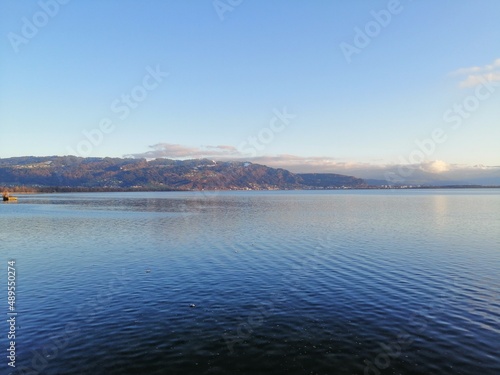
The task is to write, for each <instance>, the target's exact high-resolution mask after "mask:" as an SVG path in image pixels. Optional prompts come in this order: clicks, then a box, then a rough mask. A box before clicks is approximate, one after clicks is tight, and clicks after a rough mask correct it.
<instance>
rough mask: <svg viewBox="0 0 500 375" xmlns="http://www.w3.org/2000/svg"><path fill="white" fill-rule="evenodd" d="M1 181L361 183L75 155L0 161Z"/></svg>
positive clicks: (174, 186) (234, 185)
mask: <svg viewBox="0 0 500 375" xmlns="http://www.w3.org/2000/svg"><path fill="white" fill-rule="evenodd" d="M0 185H3V186H20V185H23V186H34V187H64V188H87V189H152V190H201V189H206V190H213V189H221V190H229V189H254V190H269V189H329V188H339V187H363V186H366V183H365V182H364V181H363V180H362V179H359V178H355V177H350V176H344V175H337V174H331V173H321V174H294V173H291V172H289V171H287V170H285V169H280V168H269V167H266V166H264V165H259V164H253V163H249V162H216V161H213V160H207V159H196V160H171V159H155V160H150V161H147V160H146V159H121V158H79V157H75V156H63V157H61V156H49V157H16V158H8V159H0Z"/></svg>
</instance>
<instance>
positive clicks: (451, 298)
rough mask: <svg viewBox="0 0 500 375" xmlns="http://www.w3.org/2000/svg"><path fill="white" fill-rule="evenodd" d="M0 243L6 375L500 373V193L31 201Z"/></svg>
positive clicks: (3, 223)
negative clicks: (13, 310)
mask: <svg viewBox="0 0 500 375" xmlns="http://www.w3.org/2000/svg"><path fill="white" fill-rule="evenodd" d="M0 228H1V229H0V236H1V237H0V240H1V242H0V243H1V248H0V249H1V250H0V251H1V255H2V256H1V259H2V262H3V263H4V264H2V265H1V273H0V276H1V284H2V285H3V286H2V288H1V289H2V291H3V292H2V295H3V297H2V303H1V306H2V310H1V312H2V313H4V312H6V311H7V297H6V292H5V291H6V287H5V285H6V283H7V274H6V270H7V260H8V259H11V258H12V259H15V260H16V269H17V296H16V297H17V305H16V306H17V312H18V316H17V331H16V354H17V361H16V369H12V368H10V367H8V366H7V362H8V360H7V359H6V357H5V353H6V352H7V350H5V349H7V348H8V344H7V341H8V340H7V338H6V336H7V331H8V324H7V323H6V322H4V323H3V324H2V325H1V327H3V328H1V332H0V337H1V340H0V342H1V344H2V345H1V346H2V351H3V353H4V354H3V355H2V356H1V357H2V358H3V359H1V363H0V373H1V374H4V373H5V374H9V373H12V374H64V375H67V374H69V375H71V374H89V375H90V374H92V375H96V374H97V375H98V374H103V375H109V374H121V375H123V374H471V375H472V374H474V375H477V374H486V375H487V374H500V322H499V318H500V299H499V293H500V276H499V275H500V190H493V189H489V190H488V189H482V190H412V191H330V192H305V191H304V192H300V191H294V192H224V193H215V192H214V193H194V192H193V193H176V192H172V193H170V192H168V193H94V194H46V195H26V196H19V201H18V203H8V204H1V205H0ZM5 316H6V315H5V313H4V317H5Z"/></svg>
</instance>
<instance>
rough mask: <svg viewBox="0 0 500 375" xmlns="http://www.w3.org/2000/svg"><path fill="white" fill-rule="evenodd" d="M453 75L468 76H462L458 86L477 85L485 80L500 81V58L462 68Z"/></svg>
mask: <svg viewBox="0 0 500 375" xmlns="http://www.w3.org/2000/svg"><path fill="white" fill-rule="evenodd" d="M450 75H452V76H466V77H465V78H461V81H460V82H459V84H458V86H459V87H461V88H469V87H475V86H479V85H482V84H484V83H485V82H500V59H496V60H495V61H493V63H491V64H488V65H484V66H472V67H468V68H460V69H457V70H455V71H454V72H452V73H451V74H450Z"/></svg>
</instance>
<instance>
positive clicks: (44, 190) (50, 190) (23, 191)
mask: <svg viewBox="0 0 500 375" xmlns="http://www.w3.org/2000/svg"><path fill="white" fill-rule="evenodd" d="M442 189H447V190H451V189H500V186H496V185H493V186H483V185H443V186H412V187H406V186H404V187H403V186H391V187H380V186H365V187H347V186H346V187H334V188H324V189H212V190H208V189H205V190H199V189H193V190H188V189H148V188H87V187H36V188H35V187H24V186H22V187H16V186H11V187H3V191H8V192H9V193H13V194H17V195H30V194H54V193H127V192H145V193H147V192H151V193H153V192H221V191H338V190H342V191H345V190H442Z"/></svg>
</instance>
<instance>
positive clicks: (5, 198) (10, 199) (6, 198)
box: [2, 192, 17, 202]
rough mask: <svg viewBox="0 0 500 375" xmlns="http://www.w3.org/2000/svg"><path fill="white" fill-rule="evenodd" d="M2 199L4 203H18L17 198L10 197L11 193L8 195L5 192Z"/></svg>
mask: <svg viewBox="0 0 500 375" xmlns="http://www.w3.org/2000/svg"><path fill="white" fill-rule="evenodd" d="M2 198H3V201H4V202H14V201H17V197H11V196H10V195H9V193H7V192H4V193H3V194H2Z"/></svg>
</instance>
